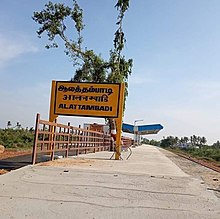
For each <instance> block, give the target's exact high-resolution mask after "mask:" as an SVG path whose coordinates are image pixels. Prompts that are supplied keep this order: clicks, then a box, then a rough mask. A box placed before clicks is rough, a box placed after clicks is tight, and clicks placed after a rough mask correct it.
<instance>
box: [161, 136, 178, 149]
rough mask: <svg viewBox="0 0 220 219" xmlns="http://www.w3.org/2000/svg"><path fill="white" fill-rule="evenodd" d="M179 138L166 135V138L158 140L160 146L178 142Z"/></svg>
mask: <svg viewBox="0 0 220 219" xmlns="http://www.w3.org/2000/svg"><path fill="white" fill-rule="evenodd" d="M178 141H179V139H178V137H173V136H168V137H167V138H164V139H162V140H161V142H160V146H161V147H164V148H166V147H172V146H174V145H176V144H177V143H178Z"/></svg>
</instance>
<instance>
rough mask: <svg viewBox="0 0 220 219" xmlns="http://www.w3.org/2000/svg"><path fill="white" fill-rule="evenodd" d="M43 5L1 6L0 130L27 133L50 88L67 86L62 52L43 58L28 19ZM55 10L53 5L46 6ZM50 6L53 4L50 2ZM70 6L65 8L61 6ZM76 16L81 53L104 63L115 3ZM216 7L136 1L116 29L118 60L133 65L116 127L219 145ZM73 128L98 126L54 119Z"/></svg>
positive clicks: (96, 4)
mask: <svg viewBox="0 0 220 219" xmlns="http://www.w3.org/2000/svg"><path fill="white" fill-rule="evenodd" d="M47 2H48V1H45V0H41V1H30V0H19V1H13V0H1V7H0V28H1V31H0V104H1V109H0V127H5V126H6V123H7V121H8V120H11V121H12V123H13V124H15V123H16V122H17V121H19V122H20V123H21V124H22V126H23V127H27V126H28V127H31V126H34V122H35V115H36V113H37V112H39V113H40V114H41V116H42V118H43V119H48V111H49V99H50V86H51V81H52V80H69V79H70V78H71V77H72V75H73V73H74V68H73V67H72V64H71V61H70V60H69V59H68V57H66V56H65V54H64V53H63V49H62V48H60V49H57V50H46V49H45V48H44V45H45V43H46V42H47V41H46V37H43V38H42V39H39V38H38V37H37V35H36V30H37V28H38V25H37V24H36V23H35V22H34V21H33V20H32V19H31V17H32V15H33V12H34V11H40V10H42V9H43V8H44V5H45V4H46V3H47ZM53 2H55V1H53ZM56 2H57V1H56ZM62 2H65V3H66V4H71V2H72V1H71V0H66V1H62ZM78 2H79V4H80V6H81V7H82V8H83V9H84V13H85V14H84V15H85V24H86V27H85V30H84V32H83V34H84V41H85V46H87V47H88V48H89V49H94V51H96V52H97V53H101V54H102V56H103V57H105V58H107V57H108V52H109V50H110V49H111V48H112V44H113V37H114V36H113V34H114V31H115V29H116V25H115V22H116V16H117V13H116V10H115V8H114V4H115V2H116V1H110V0H105V1H103V0H93V1H89V0H79V1H78ZM219 11H220V1H219V0H181V1H179V0H167V1H164V0H145V1H141V0H137V1H132V0H131V3H130V8H129V11H128V12H127V14H126V17H125V22H124V31H125V35H126V39H127V44H126V47H125V49H124V55H125V56H126V57H127V58H133V60H134V67H133V73H132V76H131V77H130V79H129V97H128V100H127V107H126V111H125V116H124V122H126V123H131V124H133V123H134V120H136V119H143V120H144V121H143V122H139V123H138V124H140V125H141V124H154V123H160V124H162V125H163V126H164V130H162V131H161V132H160V133H159V134H158V135H150V136H148V137H149V138H153V139H161V138H162V137H163V136H168V135H175V136H178V137H181V136H190V135H193V134H195V135H201V136H205V137H207V139H208V142H209V143H213V142H215V141H217V140H219V139H220V134H219V133H220V125H219V124H220V113H219V111H220V101H219V100H220V61H219V58H220V25H219V21H220V13H219ZM59 121H60V122H65V123H66V122H67V121H70V122H71V123H72V124H73V125H78V124H82V123H83V122H103V120H100V119H94V118H93V119H88V118H86V119H85V118H78V117H60V118H59Z"/></svg>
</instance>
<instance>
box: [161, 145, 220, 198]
mask: <svg viewBox="0 0 220 219" xmlns="http://www.w3.org/2000/svg"><path fill="white" fill-rule="evenodd" d="M161 150H162V152H163V153H164V154H165V155H166V156H167V157H168V158H169V159H170V160H172V161H173V162H174V163H175V164H176V165H177V166H178V167H179V168H180V169H182V170H183V171H184V172H185V173H187V174H189V175H191V176H193V177H195V178H199V179H201V180H202V183H203V184H205V185H206V186H207V189H208V190H213V191H215V194H216V196H217V197H219V198H220V173H218V172H216V171H214V170H210V169H208V168H206V167H203V166H201V165H199V164H197V163H194V162H192V161H189V160H187V159H184V158H182V157H179V156H178V155H175V154H173V153H171V152H169V151H166V150H163V149H161Z"/></svg>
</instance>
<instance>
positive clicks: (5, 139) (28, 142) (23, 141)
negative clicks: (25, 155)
mask: <svg viewBox="0 0 220 219" xmlns="http://www.w3.org/2000/svg"><path fill="white" fill-rule="evenodd" d="M33 142H34V131H33V130H32V129H30V130H25V129H0V144H1V145H4V146H5V147H6V148H14V149H18V148H20V149H27V148H31V147H33Z"/></svg>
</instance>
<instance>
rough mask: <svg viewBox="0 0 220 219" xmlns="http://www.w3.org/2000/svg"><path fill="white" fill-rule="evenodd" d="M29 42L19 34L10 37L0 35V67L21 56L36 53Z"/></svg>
mask: <svg viewBox="0 0 220 219" xmlns="http://www.w3.org/2000/svg"><path fill="white" fill-rule="evenodd" d="M37 51H38V49H37V47H36V46H34V45H33V44H32V42H31V40H30V39H29V38H28V37H27V36H25V35H21V34H17V33H11V34H10V36H7V35H3V34H0V67H3V66H5V65H6V64H7V63H8V62H9V61H11V60H12V59H15V58H17V57H19V56H20V55H22V54H25V53H30V52H37Z"/></svg>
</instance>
